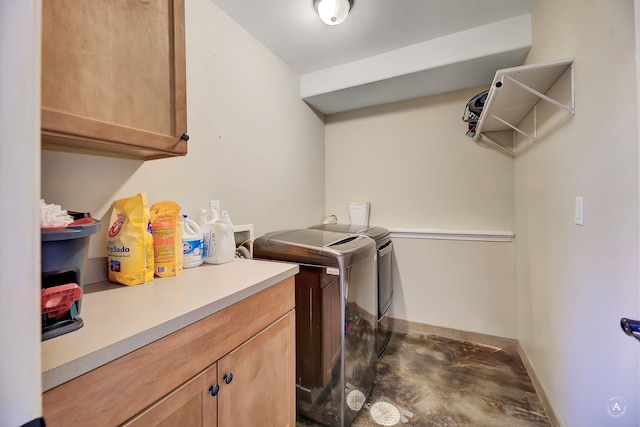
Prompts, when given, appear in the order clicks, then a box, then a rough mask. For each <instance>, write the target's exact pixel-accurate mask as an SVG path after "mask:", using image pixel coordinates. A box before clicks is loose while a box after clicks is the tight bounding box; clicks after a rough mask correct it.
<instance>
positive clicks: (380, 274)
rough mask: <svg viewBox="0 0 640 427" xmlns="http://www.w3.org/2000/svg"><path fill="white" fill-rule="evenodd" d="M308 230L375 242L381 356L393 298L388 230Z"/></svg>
mask: <svg viewBox="0 0 640 427" xmlns="http://www.w3.org/2000/svg"><path fill="white" fill-rule="evenodd" d="M309 228H312V229H318V230H327V231H335V232H339V233H346V234H354V233H355V234H362V235H364V236H367V237H370V238H372V239H373V240H375V242H376V251H377V262H376V267H377V274H376V276H377V283H378V288H377V289H378V291H377V300H378V302H377V305H378V328H377V338H376V352H377V353H378V357H380V355H381V354H382V352H383V351H384V349H385V348H387V345H388V344H389V339H390V338H391V326H390V319H389V318H387V317H386V315H387V312H388V311H389V307H390V306H391V299H392V297H393V274H392V271H391V265H392V259H393V242H392V241H391V238H390V237H389V230H388V229H386V228H384V227H369V226H367V225H357V224H340V223H337V224H318V225H313V226H311V227H309Z"/></svg>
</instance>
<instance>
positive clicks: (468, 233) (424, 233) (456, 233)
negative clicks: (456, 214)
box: [389, 228, 514, 242]
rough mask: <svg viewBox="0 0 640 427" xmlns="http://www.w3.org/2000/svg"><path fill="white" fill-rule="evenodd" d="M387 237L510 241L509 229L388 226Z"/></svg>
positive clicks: (511, 234)
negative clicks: (443, 228)
mask: <svg viewBox="0 0 640 427" xmlns="http://www.w3.org/2000/svg"><path fill="white" fill-rule="evenodd" d="M389 237H392V238H394V237H395V238H400V239H435V240H466V241H480V242H510V241H511V240H512V239H513V237H514V234H513V232H511V231H480V230H439V229H433V228H390V229H389Z"/></svg>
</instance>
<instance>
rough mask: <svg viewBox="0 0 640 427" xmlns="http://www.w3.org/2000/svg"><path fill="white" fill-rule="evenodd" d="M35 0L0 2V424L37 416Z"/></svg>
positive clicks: (37, 13)
mask: <svg viewBox="0 0 640 427" xmlns="http://www.w3.org/2000/svg"><path fill="white" fill-rule="evenodd" d="M40 10H41V9H40V1H39V0H30V1H19V2H6V1H3V2H0V64H2V67H0V94H2V96H0V199H1V200H2V202H0V213H1V214H2V216H3V218H4V220H3V221H2V225H1V226H0V230H1V235H2V239H1V240H0V292H1V293H2V302H0V349H2V350H1V351H0V384H2V386H1V387H0V425H3V426H20V425H23V424H25V423H27V422H30V421H32V420H34V419H36V418H38V417H40V416H42V403H41V397H40V390H41V379H40V328H41V325H40V285H39V283H40V267H39V262H40V233H39V231H38V229H39V221H40V220H39V208H38V196H39V192H40V191H39V181H40V179H39V176H40V162H39V157H38V153H39V151H40V91H39V90H38V89H37V88H39V87H40Z"/></svg>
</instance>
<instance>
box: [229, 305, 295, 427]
mask: <svg viewBox="0 0 640 427" xmlns="http://www.w3.org/2000/svg"><path fill="white" fill-rule="evenodd" d="M218 367H219V370H218V382H219V384H220V394H219V396H218V424H219V425H221V426H273V427H279V426H295V422H296V414H295V412H296V408H295V314H294V312H293V311H291V312H289V313H288V314H286V315H285V316H283V317H281V318H280V320H278V321H277V322H275V323H273V324H271V325H270V326H269V327H267V328H266V329H264V330H263V331H262V332H260V333H259V334H258V335H256V336H254V337H253V338H251V339H250V340H249V341H247V342H246V343H244V344H243V345H241V346H240V347H238V348H237V349H236V350H234V351H232V352H231V353H229V354H228V355H227V356H225V357H224V358H222V359H221V360H219V361H218ZM231 375H232V377H230V376H231Z"/></svg>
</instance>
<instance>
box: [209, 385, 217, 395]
mask: <svg viewBox="0 0 640 427" xmlns="http://www.w3.org/2000/svg"><path fill="white" fill-rule="evenodd" d="M219 391H220V386H219V385H218V384H216V385H212V386H210V387H209V393H211V396H216V395H217V394H218V392H219Z"/></svg>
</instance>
